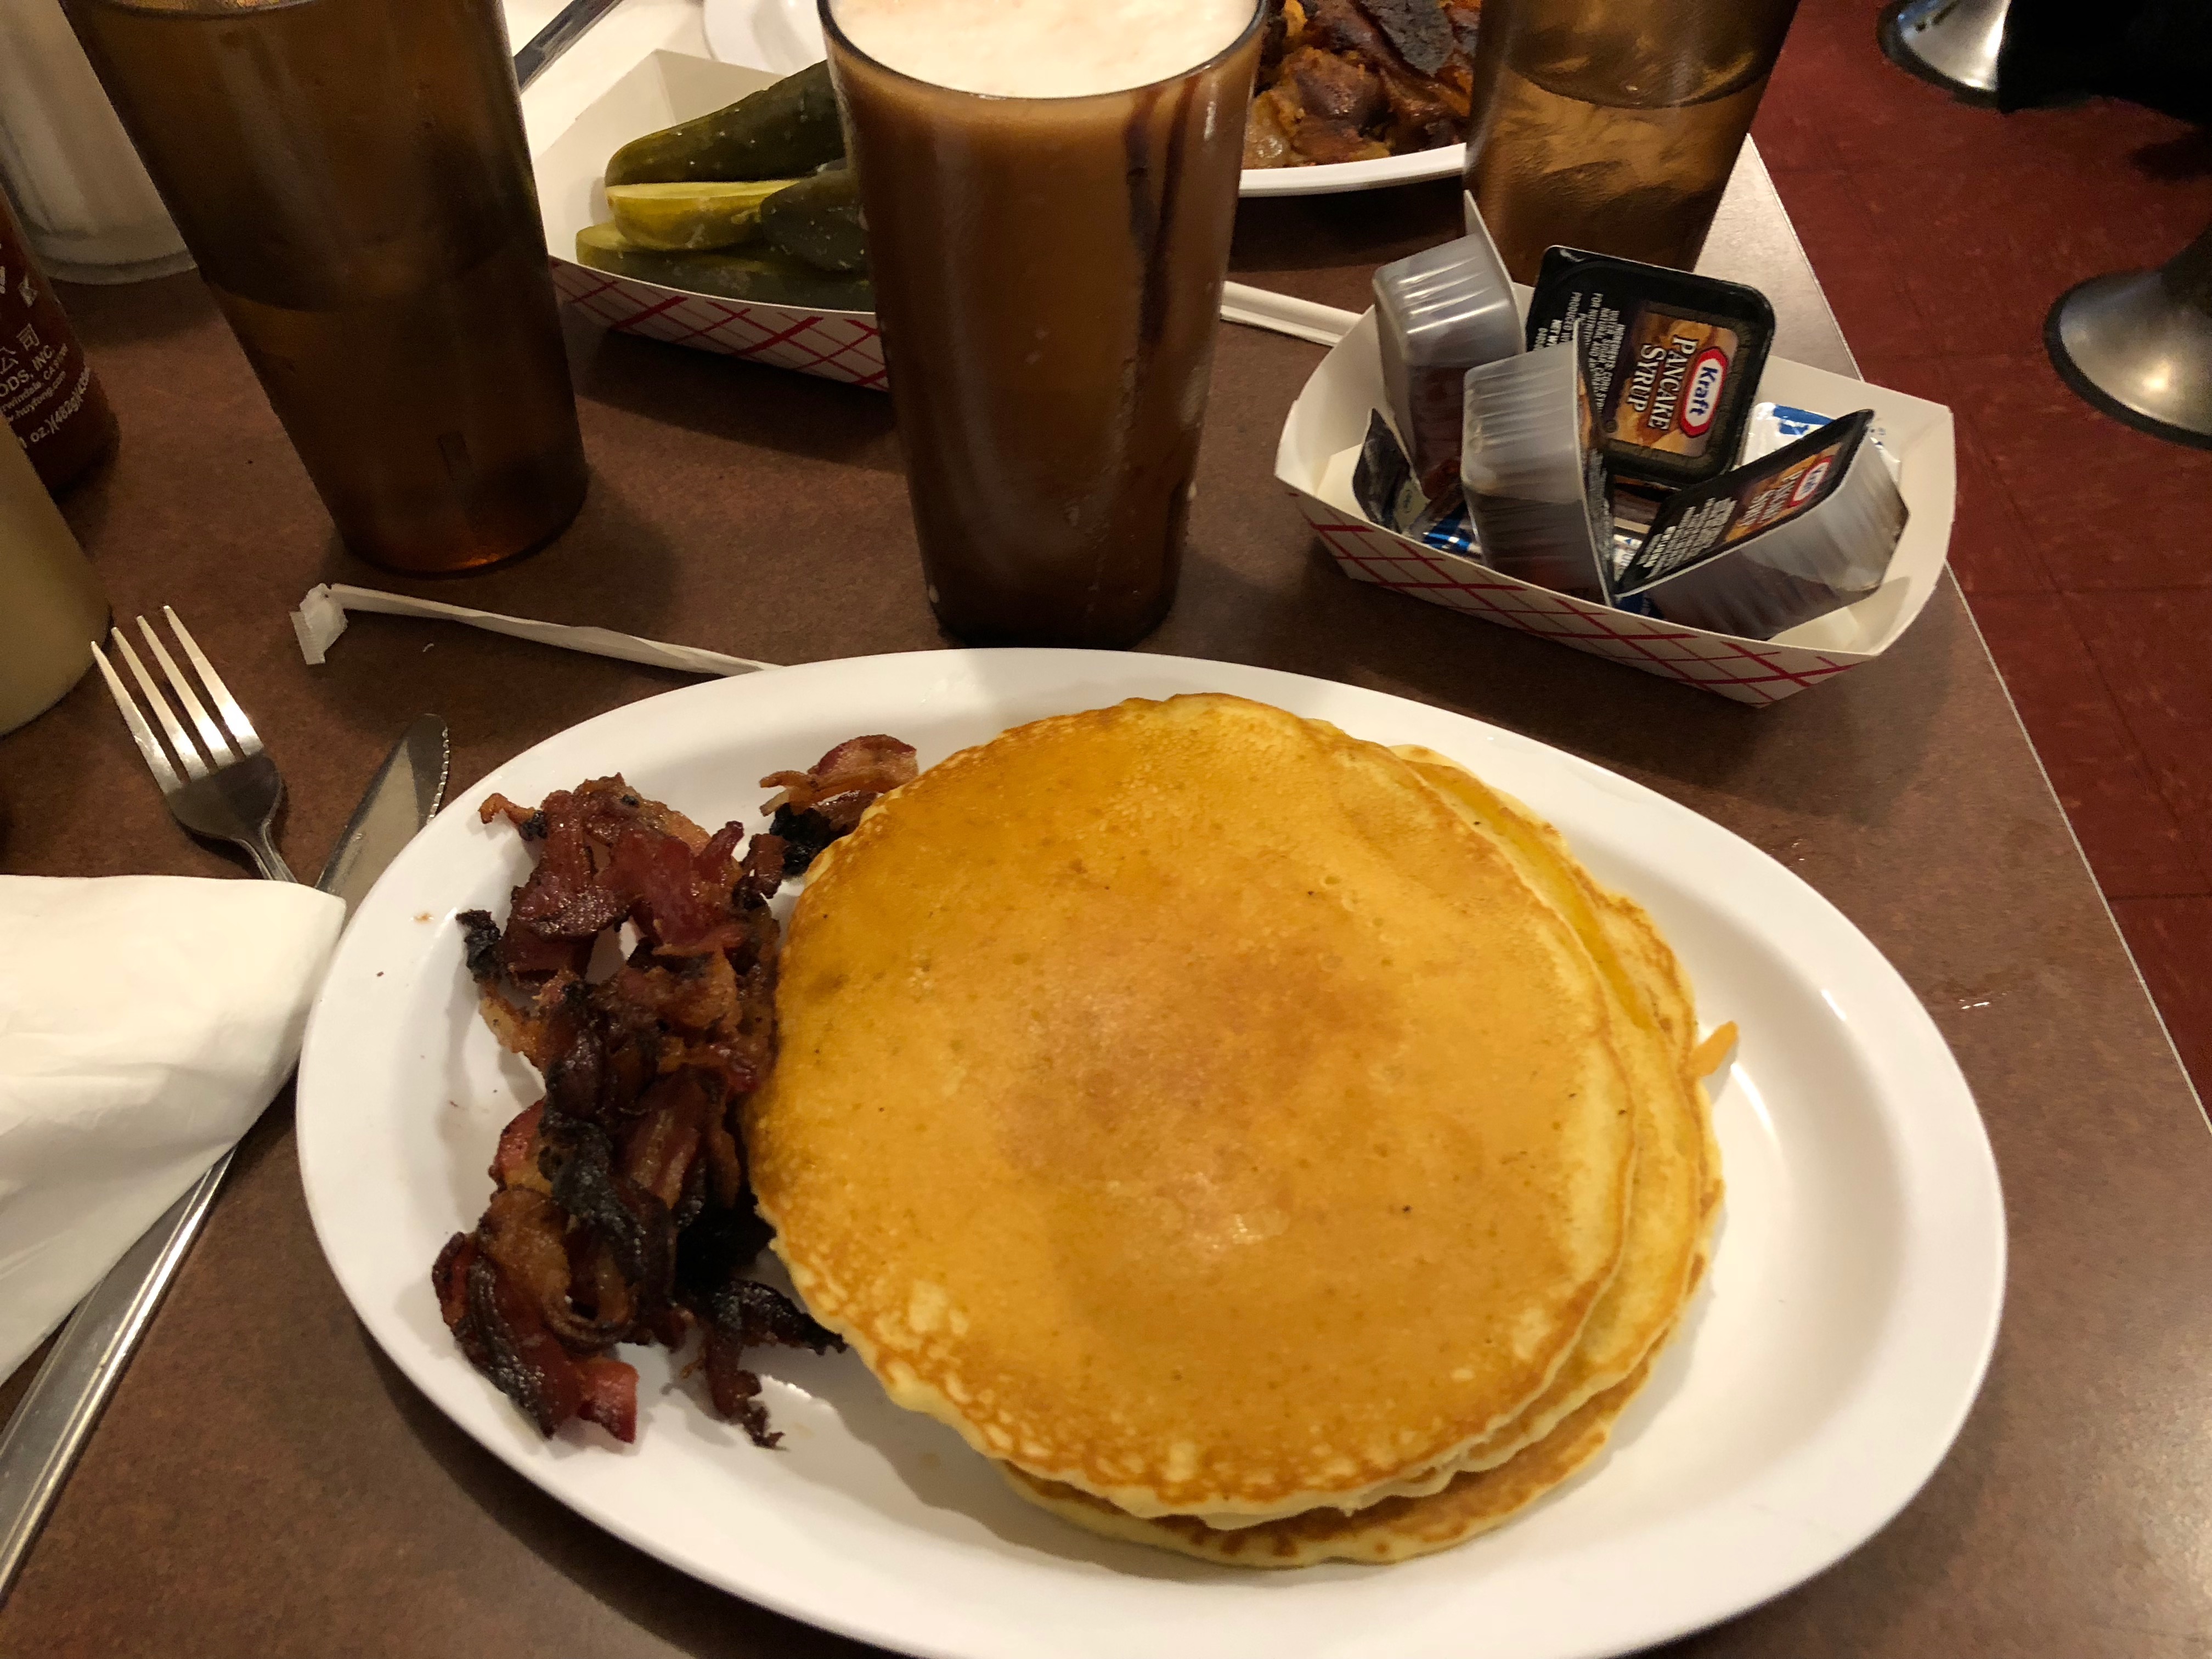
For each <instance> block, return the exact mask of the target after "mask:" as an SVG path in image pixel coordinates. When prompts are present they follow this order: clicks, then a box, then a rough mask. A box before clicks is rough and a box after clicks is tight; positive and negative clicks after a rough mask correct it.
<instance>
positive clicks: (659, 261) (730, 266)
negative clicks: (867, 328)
mask: <svg viewBox="0 0 2212 1659" xmlns="http://www.w3.org/2000/svg"><path fill="white" fill-rule="evenodd" d="M576 263H577V264H580V265H589V266H590V267H591V268H592V270H605V271H610V272H611V273H613V274H614V275H615V276H634V277H635V278H636V279H637V280H638V281H640V282H641V283H659V284H660V286H661V287H663V288H677V289H684V290H686V291H687V292H689V293H692V294H711V295H715V296H716V297H717V298H720V299H725V300H750V301H754V302H755V303H757V304H760V305H773V306H802V307H806V308H807V309H809V310H814V311H868V310H872V309H873V308H874V306H875V303H876V295H875V290H874V289H872V288H871V287H870V286H869V285H868V280H867V278H866V277H865V276H834V275H832V274H830V273H829V272H827V271H823V270H816V269H815V268H814V267H813V266H812V265H810V264H807V263H806V262H805V260H803V259H794V258H792V257H791V256H790V255H789V254H787V253H785V252H781V251H779V250H778V249H775V248H756V249H748V250H747V251H746V252H743V253H734V252H703V253H678V252H669V251H667V250H665V249H662V248H649V247H640V246H638V245H637V244H636V243H635V242H633V241H631V240H629V238H628V237H627V236H625V235H623V234H622V232H621V231H620V230H619V229H618V228H616V227H615V226H614V225H611V224H605V225H591V226H587V227H586V228H584V229H582V230H580V231H578V232H577V233H576Z"/></svg>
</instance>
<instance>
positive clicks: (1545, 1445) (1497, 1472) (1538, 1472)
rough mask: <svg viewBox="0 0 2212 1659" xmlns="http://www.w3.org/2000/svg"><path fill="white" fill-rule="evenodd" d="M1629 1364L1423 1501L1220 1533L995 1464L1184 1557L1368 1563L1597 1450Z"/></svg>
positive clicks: (1032, 1492)
mask: <svg viewBox="0 0 2212 1659" xmlns="http://www.w3.org/2000/svg"><path fill="white" fill-rule="evenodd" d="M1643 1386H1644V1368H1643V1367H1640V1366H1639V1367H1638V1369H1637V1370H1635V1371H1634V1372H1633V1373H1632V1374H1631V1375H1630V1376H1628V1377H1627V1378H1626V1379H1625V1380H1624V1381H1622V1382H1621V1383H1618V1384H1617V1385H1615V1386H1614V1387H1613V1388H1611V1389H1606V1390H1605V1391H1604V1392H1602V1393H1600V1394H1597V1395H1593V1396H1592V1397H1591V1398H1589V1400H1587V1401H1583V1403H1582V1404H1581V1405H1580V1406H1578V1407H1576V1408H1575V1410H1573V1411H1572V1412H1570V1413H1568V1414H1567V1415H1566V1416H1565V1418H1563V1419H1561V1420H1560V1421H1559V1423H1557V1424H1556V1425H1553V1428H1552V1430H1551V1431H1550V1432H1549V1433H1547V1435H1545V1436H1544V1437H1543V1438H1542V1439H1541V1440H1539V1441H1538V1442H1537V1443H1535V1444H1534V1445H1532V1446H1529V1447H1527V1448H1526V1449H1523V1450H1522V1451H1520V1452H1518V1453H1516V1455H1514V1456H1513V1457H1511V1458H1510V1459H1509V1460H1507V1461H1506V1462H1504V1463H1501V1464H1499V1465H1498V1466H1497V1467H1496V1468H1488V1469H1481V1470H1477V1471H1474V1472H1471V1473H1468V1474H1460V1475H1455V1476H1454V1477H1453V1478H1452V1480H1451V1481H1450V1482H1449V1484H1448V1485H1447V1486H1444V1488H1443V1490H1442V1491H1440V1492H1434V1493H1431V1494H1430V1495H1429V1496H1427V1497H1424V1498H1384V1499H1383V1501H1382V1502H1380V1503H1378V1504H1373V1505H1370V1507H1368V1508H1366V1509H1364V1510H1358V1511H1357V1512H1355V1513H1353V1514H1351V1515H1346V1513H1345V1512H1344V1511H1343V1510H1337V1509H1318V1510H1308V1511H1306V1512H1305V1513H1304V1514H1303V1515H1294V1516H1289V1517H1288V1518H1286V1519H1284V1520H1279V1521H1266V1522H1261V1523H1260V1524H1259V1525H1257V1526H1251V1527H1239V1528H1235V1529H1234V1530H1231V1531H1222V1530H1219V1529H1217V1528H1212V1527H1209V1526H1207V1525H1206V1524H1205V1523H1204V1522H1200V1521H1198V1520H1196V1519H1194V1518H1193V1517H1192V1516H1187V1515H1170V1516H1160V1517H1158V1518H1156V1519H1152V1520H1141V1519H1139V1517H1138V1516H1133V1515H1128V1514H1125V1513H1124V1512H1122V1511H1121V1510H1117V1509H1115V1507H1114V1506H1113V1505H1112V1504H1108V1503H1105V1502H1103V1501H1102V1500H1101V1499H1099V1498H1094V1497H1092V1496H1091V1494H1090V1493H1088V1492H1078V1491H1076V1489H1075V1488H1074V1487H1073V1486H1062V1485H1060V1484H1058V1483H1057V1482H1053V1481H1041V1480H1037V1479H1036V1476H1034V1475H1030V1474H1024V1473H1023V1472H1022V1471H1021V1470H1019V1469H1016V1468H1010V1467H1009V1466H1007V1465H1006V1464H1004V1463H1001V1464H1000V1466H999V1469H1000V1473H1001V1474H1004V1475H1005V1476H1006V1479H1007V1480H1008V1482H1009V1484H1011V1485H1012V1487H1013V1489H1014V1490H1015V1491H1016V1492H1019V1493H1020V1494H1021V1495H1022V1496H1023V1497H1024V1498H1028V1499H1029V1500H1030V1502H1031V1503H1033V1504H1038V1505H1039V1506H1041V1507H1042V1508H1044V1509H1048V1510H1051V1511H1052V1512H1053V1513H1054V1515H1057V1516H1060V1517H1061V1518H1062V1519H1063V1520H1066V1521H1072V1522H1074V1523H1075V1524H1076V1525H1077V1526H1079V1527H1083V1528H1087V1529H1088V1530H1090V1531H1091V1532H1097V1533H1103V1534H1105V1535H1106V1536H1107V1537H1109V1538H1119V1539H1122V1540H1124V1541H1127V1542H1129V1543H1133V1544H1150V1545H1152V1547H1154V1548H1155V1549H1164V1550H1173V1551H1175V1552H1176V1553H1178V1554H1181V1555H1194V1556H1196V1557H1198V1558H1199V1559H1200V1560H1204V1561H1218V1562H1220V1563H1221V1564H1222V1565H1225V1566H1232V1567H1306V1566H1311V1565H1314V1564H1315V1563H1316V1562H1318V1561H1366V1562H1372V1563H1375V1564H1377V1565H1381V1564H1384V1563H1388V1562H1391V1561H1403V1560H1407V1559H1410V1558H1412V1557H1413V1556H1416V1555H1429V1554H1432V1553H1435V1552H1436V1551H1437V1550H1443V1549H1449V1548H1450V1547H1452V1546H1453V1545H1455V1544H1463V1543H1465V1542H1466V1541H1468V1539H1470V1538H1473V1537H1474V1536H1476V1535H1477V1534H1480V1533H1486V1532H1488V1531H1489V1530H1490V1529H1491V1528H1493V1527H1496V1526H1498V1525H1500V1524H1502V1523H1503V1522H1506V1521H1510V1520H1511V1519H1512V1518H1513V1516H1516V1515H1517V1514H1519V1513H1520V1512H1521V1511H1522V1510H1524V1509H1526V1508H1528V1505H1529V1504H1533V1503H1534V1502H1535V1501H1536V1500H1537V1499H1538V1498H1541V1497H1543V1496H1544V1495H1545V1494H1546V1493H1547V1492H1551V1491H1552V1490H1553V1488H1554V1487H1556V1486H1559V1484H1560V1483H1561V1482H1563V1481H1565V1480H1567V1479H1568V1478H1569V1477H1570V1476H1571V1475H1573V1474H1575V1473H1576V1472H1577V1470H1579V1469H1580V1468H1583V1465H1584V1464H1586V1463H1588V1462H1589V1461H1590V1459H1592V1458H1593V1457H1595V1456H1596V1455H1598V1453H1599V1452H1600V1451H1601V1450H1602V1449H1604V1447H1605V1443H1606V1438H1607V1436H1608V1435H1609V1434H1610V1433H1611V1432H1612V1430H1613V1419H1615V1418H1617V1417H1619V1416H1620V1413H1621V1411H1622V1410H1623V1408H1625V1407H1626V1406H1627V1404H1628V1402H1629V1401H1631V1400H1632V1399H1633V1398H1635V1396H1636V1391H1637V1390H1638V1389H1640V1388H1642V1387H1643Z"/></svg>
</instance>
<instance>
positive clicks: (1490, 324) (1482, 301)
mask: <svg viewBox="0 0 2212 1659" xmlns="http://www.w3.org/2000/svg"><path fill="white" fill-rule="evenodd" d="M1375 331H1376V337H1378V339H1379V340H1380V341H1381V343H1382V348H1383V386H1384V389H1385V390H1386V391H1387V392H1388V393H1389V398H1390V414H1391V418H1392V419H1393V420H1394V421H1395V422H1396V423H1397V428H1398V436H1399V437H1400V438H1401V440H1402V441H1404V443H1405V446H1406V453H1407V455H1408V456H1409V457H1410V458H1411V459H1412V461H1413V477H1415V478H1416V479H1417V480H1418V481H1419V483H1420V486H1421V490H1422V493H1423V494H1424V495H1426V496H1427V497H1428V498H1430V499H1431V500H1434V499H1435V498H1436V497H1437V495H1439V494H1441V493H1442V492H1443V490H1444V489H1446V488H1448V487H1449V484H1450V483H1451V481H1452V478H1453V476H1454V475H1455V473H1456V472H1457V471H1458V470H1459V450H1460V392H1461V387H1462V383H1463V381H1464V380H1465V378H1466V374H1467V371H1468V369H1470V368H1475V367H1476V366H1478V365H1479V364H1482V363H1490V362H1497V361H1498V359H1499V358H1501V357H1512V356H1518V355H1519V354H1520V352H1521V349H1522V343H1521V313H1519V311H1518V310H1517V309H1516V307H1515V306H1514V303H1513V284H1512V282H1511V280H1510V278H1509V277H1508V276H1506V274H1505V264H1504V261H1503V260H1502V259H1500V258H1498V249H1497V247H1496V246H1494V245H1493V244H1492V241H1491V240H1490V233H1489V232H1488V231H1486V230H1485V229H1484V228H1482V223H1481V221H1480V218H1479V217H1478V218H1477V219H1476V221H1475V222H1474V228H1473V230H1472V232H1471V234H1468V235H1466V236H1462V237H1461V238H1460V239H1459V240H1457V241H1452V242H1446V243H1444V244H1443V246H1441V247H1432V248H1429V249H1426V250H1425V251H1424V252H1419V253H1415V254H1412V255H1409V256H1408V257H1407V258H1403V259H1399V260H1396V261H1395V262H1393V263H1392V264H1387V265H1383V266H1382V267H1380V268H1379V269H1378V270H1376V273H1375Z"/></svg>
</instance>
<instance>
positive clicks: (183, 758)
mask: <svg viewBox="0 0 2212 1659" xmlns="http://www.w3.org/2000/svg"><path fill="white" fill-rule="evenodd" d="M107 636H108V640H109V642H110V643H111V644H112V645H113V646H114V647H115V648H116V649H117V650H118V651H119V652H121V653H123V660H124V661H125V663H126V664H127V665H129V666H130V669H131V678H132V679H134V680H137V682H138V689H139V690H141V691H143V692H144V693H145V694H146V702H147V705H148V706H149V708H152V709H153V711H154V715H155V719H157V720H160V721H161V729H162V730H163V731H164V732H167V733H168V734H169V747H170V748H172V749H173V750H176V754H177V763H178V764H179V765H180V766H182V767H183V768H184V769H185V776H186V777H188V778H204V777H205V776H206V775H207V774H208V769H207V763H205V762H204V761H203V760H201V758H200V751H199V750H197V749H195V748H193V747H192V734H191V732H187V731H185V723H184V722H183V721H182V720H179V719H178V718H177V717H176V716H175V715H174V714H171V713H170V712H169V703H168V699H167V698H166V697H164V696H162V695H161V687H159V686H157V685H155V684H154V677H153V676H152V675H151V674H149V673H148V672H147V671H146V665H145V664H144V663H143V662H140V661H139V660H138V653H137V652H136V651H133V650H132V649H131V641H129V640H127V639H125V638H124V636H123V630H122V629H119V628H112V629H109V630H108V635H107Z"/></svg>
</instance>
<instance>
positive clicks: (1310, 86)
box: [1244, 0, 1480, 167]
mask: <svg viewBox="0 0 2212 1659" xmlns="http://www.w3.org/2000/svg"><path fill="white" fill-rule="evenodd" d="M1270 9H1271V11H1272V12H1273V15H1272V16H1271V17H1270V19H1269V21H1268V26H1267V35H1266V37H1265V40H1264V42H1263V46H1262V51H1261V69H1260V76H1259V91H1258V93H1257V95H1256V96H1255V98H1254V100H1253V104H1252V109H1251V112H1250V115H1249V118H1248V119H1247V121H1246V123H1245V139H1244V165H1245V166H1247V167H1298V166H1304V165H1307V164H1314V163H1327V162H1333V161H1369V160H1373V159H1376V158H1378V157H1381V156H1384V155H1407V154H1410V153H1412V152H1413V151H1417V150H1422V149H1434V148H1436V147H1437V146H1439V145H1443V144H1452V143H1458V142H1459V141H1460V140H1461V139H1462V138H1464V137H1466V136H1467V123H1468V98H1469V94H1470V92H1471V91H1472V88H1473V85H1474V66H1473V54H1474V37H1475V28H1476V22H1477V19H1478V17H1479V15H1480V4H1479V0H1271V6H1270Z"/></svg>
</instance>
